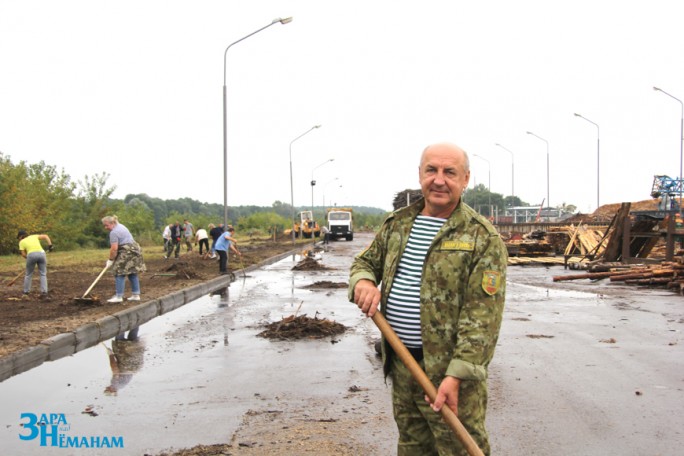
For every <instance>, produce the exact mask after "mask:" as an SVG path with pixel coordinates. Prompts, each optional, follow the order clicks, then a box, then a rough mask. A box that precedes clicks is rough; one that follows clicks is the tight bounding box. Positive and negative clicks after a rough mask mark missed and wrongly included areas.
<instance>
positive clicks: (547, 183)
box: [527, 131, 551, 219]
mask: <svg viewBox="0 0 684 456" xmlns="http://www.w3.org/2000/svg"><path fill="white" fill-rule="evenodd" d="M527 134H528V135H532V136H534V137H535V138H537V139H541V140H542V141H544V142H545V143H546V207H551V198H549V142H548V141H547V140H545V139H544V138H542V137H541V136H539V135H535V134H534V133H532V132H531V131H528V132H527ZM542 209H544V208H543V207H542ZM546 218H547V219H548V215H547V217H546Z"/></svg>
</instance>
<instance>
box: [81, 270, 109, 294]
mask: <svg viewBox="0 0 684 456" xmlns="http://www.w3.org/2000/svg"><path fill="white" fill-rule="evenodd" d="M107 269H109V266H105V268H104V269H103V270H102V272H101V273H100V275H99V276H97V279H95V282H93V284H92V285H91V286H90V288H88V289H87V290H86V292H85V293H83V298H85V297H86V296H88V293H90V290H92V289H93V287H95V284H96V283H97V282H99V281H100V279H101V278H102V276H103V275H104V273H105V272H106V271H107Z"/></svg>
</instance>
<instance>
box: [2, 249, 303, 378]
mask: <svg viewBox="0 0 684 456" xmlns="http://www.w3.org/2000/svg"><path fill="white" fill-rule="evenodd" d="M300 248H302V247H300ZM300 248H297V249H295V250H291V251H289V252H286V253H282V254H280V255H276V256H274V257H271V258H268V259H266V260H264V261H262V262H261V263H258V264H255V265H252V266H249V267H247V268H245V269H244V271H245V272H248V271H253V270H255V269H259V268H262V267H264V266H268V265H269V264H273V263H275V262H276V261H280V260H282V259H283V258H286V257H288V256H290V255H294V254H296V253H298V252H300ZM233 273H234V274H235V275H236V277H239V275H238V274H242V270H241V269H240V270H235V271H234V272H233ZM229 285H230V276H227V275H226V276H219V277H216V278H214V279H211V280H208V281H206V282H202V283H199V284H197V285H193V286H191V287H188V288H184V289H182V290H178V291H176V292H174V293H171V294H168V295H166V296H162V297H161V298H159V299H153V300H151V301H146V302H144V303H141V304H138V305H136V306H135V307H131V308H129V309H125V310H122V311H120V312H117V313H115V314H113V315H109V316H106V317H103V318H100V319H99V320H97V321H95V322H93V323H87V324H85V325H83V326H80V327H78V328H76V329H75V330H74V331H72V332H68V333H62V334H58V335H56V336H53V337H50V338H49V339H46V340H44V341H42V342H41V343H40V344H39V345H37V346H35V347H31V348H28V349H26V350H23V351H20V352H17V353H13V354H11V355H9V356H5V357H3V358H0V382H3V381H5V380H7V379H8V378H10V377H13V376H15V375H18V374H21V373H22V372H26V371H28V370H30V369H33V368H34V367H38V366H40V365H41V364H43V363H44V362H45V361H55V360H58V359H60V358H63V357H65V356H70V355H73V354H74V353H78V352H80V351H82V350H85V349H86V348H90V347H92V346H94V345H97V344H99V343H100V342H104V341H106V340H109V339H112V338H113V337H115V336H116V335H118V334H120V333H122V332H125V331H128V330H130V329H132V328H135V327H137V326H140V325H142V324H143V323H147V322H148V321H150V320H152V319H153V318H155V317H158V316H160V315H163V314H165V313H167V312H171V311H173V310H175V309H178V308H179V307H182V306H184V305H185V304H188V303H189V302H192V301H194V300H196V299H198V298H200V297H202V296H205V295H207V294H210V293H213V292H215V291H217V290H221V289H224V288H226V287H227V286H229Z"/></svg>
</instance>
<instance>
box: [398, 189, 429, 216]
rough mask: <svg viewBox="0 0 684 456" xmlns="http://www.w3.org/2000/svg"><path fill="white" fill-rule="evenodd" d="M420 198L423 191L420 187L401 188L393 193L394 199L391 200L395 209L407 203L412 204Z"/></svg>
mask: <svg viewBox="0 0 684 456" xmlns="http://www.w3.org/2000/svg"><path fill="white" fill-rule="evenodd" d="M422 198H423V192H422V191H421V190H420V189H418V190H411V189H408V188H407V189H406V190H403V191H401V192H399V193H397V194H395V195H394V201H393V202H392V205H393V207H394V210H395V211H396V210H397V209H400V208H402V207H406V206H408V205H409V204H413V203H415V202H416V201H418V200H419V199H422Z"/></svg>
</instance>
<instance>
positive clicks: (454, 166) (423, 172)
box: [419, 144, 470, 216]
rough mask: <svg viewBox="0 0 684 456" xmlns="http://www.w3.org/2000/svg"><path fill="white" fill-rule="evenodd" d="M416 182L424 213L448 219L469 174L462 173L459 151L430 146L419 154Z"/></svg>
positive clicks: (454, 148) (445, 147) (463, 163)
mask: <svg viewBox="0 0 684 456" xmlns="http://www.w3.org/2000/svg"><path fill="white" fill-rule="evenodd" d="M419 180H420V188H421V190H422V192H423V196H424V197H425V208H426V211H427V213H428V214H430V215H434V216H448V215H449V214H450V213H451V212H452V211H453V210H454V209H455V208H456V206H457V205H458V202H459V200H460V198H461V194H462V193H463V190H464V189H465V188H466V187H467V186H468V181H469V180H470V171H465V155H464V153H463V151H462V150H460V149H458V148H457V147H456V146H453V145H451V144H436V145H433V146H430V148H428V149H427V150H426V151H425V152H424V153H423V157H422V160H421V163H420V170H419Z"/></svg>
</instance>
